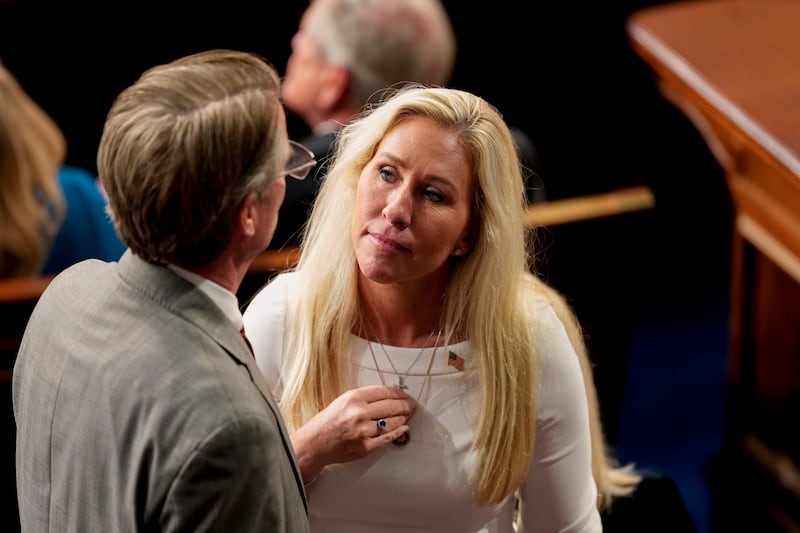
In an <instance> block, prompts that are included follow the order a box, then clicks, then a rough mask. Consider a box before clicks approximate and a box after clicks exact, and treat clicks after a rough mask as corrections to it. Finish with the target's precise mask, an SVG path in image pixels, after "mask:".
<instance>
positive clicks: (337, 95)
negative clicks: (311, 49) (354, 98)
mask: <svg viewBox="0 0 800 533" xmlns="http://www.w3.org/2000/svg"><path fill="white" fill-rule="evenodd" d="M324 75H325V83H324V84H323V85H322V88H321V89H320V91H319V92H318V93H317V99H318V102H317V103H318V104H319V107H320V108H322V109H336V108H337V107H339V106H340V105H341V102H342V100H344V98H345V97H346V95H347V88H348V87H349V86H350V71H349V70H347V69H346V68H345V67H343V66H341V65H326V66H325V74H324Z"/></svg>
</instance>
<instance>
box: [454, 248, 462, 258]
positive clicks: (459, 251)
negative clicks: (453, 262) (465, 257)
mask: <svg viewBox="0 0 800 533" xmlns="http://www.w3.org/2000/svg"><path fill="white" fill-rule="evenodd" d="M463 253H464V251H463V250H462V249H461V248H456V249H455V250H453V255H455V256H459V255H461V254H463Z"/></svg>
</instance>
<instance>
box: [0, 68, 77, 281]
mask: <svg viewBox="0 0 800 533" xmlns="http://www.w3.org/2000/svg"><path fill="white" fill-rule="evenodd" d="M66 152H67V143H66V139H65V138H64V135H63V133H62V132H61V130H60V129H59V127H58V125H57V124H56V123H55V122H54V121H53V119H52V118H50V116H49V115H48V114H47V113H45V111H44V110H43V109H42V108H41V107H39V105H37V104H36V102H34V101H33V99H32V98H31V97H30V96H28V94H27V93H26V92H25V90H24V89H23V88H22V86H21V85H20V84H19V82H18V81H17V80H16V78H14V76H13V75H12V74H11V73H10V72H9V71H8V69H7V68H5V66H4V65H3V64H2V63H1V62H0V187H2V194H0V228H2V231H0V277H2V278H6V277H16V276H29V275H32V274H35V273H37V272H38V271H39V270H40V269H41V266H42V264H43V262H44V260H45V258H46V256H47V252H48V250H49V249H50V246H51V244H52V241H53V239H54V238H55V235H56V233H58V229H59V227H60V226H61V222H62V220H63V218H64V198H63V194H62V192H61V187H60V185H59V183H58V167H59V166H61V164H62V163H63V162H64V158H65V157H66Z"/></svg>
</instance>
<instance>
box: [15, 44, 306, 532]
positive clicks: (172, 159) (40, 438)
mask: <svg viewBox="0 0 800 533" xmlns="http://www.w3.org/2000/svg"><path fill="white" fill-rule="evenodd" d="M285 121H286V119H285V113H284V109H283V107H282V105H281V103H280V79H279V77H278V75H277V74H276V72H275V70H274V68H273V67H272V66H271V65H269V64H268V63H267V62H266V61H265V60H263V59H262V58H259V57H257V56H254V55H251V54H246V53H241V52H235V51H225V50H217V51H210V52H205V53H200V54H195V55H192V56H188V57H185V58H182V59H179V60H177V61H174V62H172V63H169V64H166V65H161V66H158V67H155V68H152V69H150V70H148V71H146V72H145V73H144V74H143V75H142V76H141V77H140V78H139V80H138V81H136V82H135V83H134V84H133V85H132V86H131V87H130V88H128V89H126V90H124V91H123V92H122V93H121V94H120V95H119V96H118V97H117V99H116V100H115V101H114V103H113V105H112V107H111V110H110V112H109V114H108V117H107V119H106V124H105V127H104V130H103V135H102V138H101V141H100V147H99V152H98V156H97V164H98V170H99V176H100V180H101V183H102V185H103V187H104V188H105V190H106V192H107V194H108V196H109V204H110V211H111V216H112V218H113V221H114V224H115V226H116V228H117V231H118V232H119V234H120V237H121V238H122V240H123V241H124V242H125V244H126V245H127V246H128V248H129V249H128V250H127V251H126V252H125V254H124V255H123V257H122V258H121V259H120V261H119V262H118V263H105V262H102V261H98V260H88V261H84V262H82V263H79V264H77V265H75V266H73V267H70V268H69V269H67V270H65V271H64V272H62V273H61V274H60V275H59V276H57V277H56V279H55V280H54V281H53V282H52V283H51V285H50V286H49V288H48V289H47V291H46V292H45V294H44V295H43V296H42V298H41V300H40V301H39V304H38V305H37V307H36V309H35V311H34V312H33V314H32V316H31V319H30V322H29V324H28V328H27V330H26V332H25V336H24V339H23V342H22V347H21V349H20V352H19V355H18V359H17V362H16V365H15V367H14V377H13V401H14V414H15V417H16V422H17V428H18V432H17V448H16V465H17V488H18V492H19V508H20V518H21V524H22V529H23V531H32V532H37V533H40V532H46V531H72V532H81V533H92V532H98V533H100V532H102V533H108V532H112V531H113V532H119V531H193V532H194V531H236V532H246V531H286V532H298V531H299V532H304V531H308V522H307V512H306V506H305V504H306V501H305V493H304V487H303V479H302V476H301V473H300V471H299V470H298V468H297V464H296V461H295V457H294V455H293V452H292V448H291V443H290V441H289V438H288V435H287V432H286V429H285V427H284V424H283V421H282V420H281V417H280V414H279V411H278V409H277V407H276V405H275V403H274V400H273V398H272V397H271V395H270V392H269V390H268V389H267V386H266V384H265V383H264V382H263V381H262V379H263V378H262V376H261V373H260V372H259V371H258V368H256V365H255V360H254V358H253V355H252V353H251V351H250V349H249V347H248V343H247V340H246V338H245V337H244V336H243V329H242V316H241V312H240V310H239V307H238V303H237V299H236V292H237V290H238V288H239V285H240V284H241V282H242V280H243V278H244V276H245V273H246V272H247V268H248V265H249V264H250V262H251V261H252V259H253V258H254V257H255V256H256V255H257V254H258V253H259V252H261V251H262V250H264V248H266V246H267V244H268V243H269V241H270V238H271V237H272V234H273V231H274V229H275V225H276V221H277V214H278V208H279V206H280V204H281V201H282V200H283V197H284V190H285V186H286V184H285V179H286V176H287V175H290V176H292V177H296V178H299V179H303V178H304V177H305V176H306V174H307V173H308V171H309V170H310V168H311V167H313V166H314V160H313V156H312V154H310V152H308V151H307V150H303V149H302V148H301V147H299V146H298V145H295V144H294V143H291V142H290V141H289V140H288V137H287V133H286V122H285Z"/></svg>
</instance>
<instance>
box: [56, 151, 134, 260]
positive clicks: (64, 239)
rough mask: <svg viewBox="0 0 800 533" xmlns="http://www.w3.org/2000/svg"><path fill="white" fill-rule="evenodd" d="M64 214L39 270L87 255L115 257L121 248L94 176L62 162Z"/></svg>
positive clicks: (122, 248)
mask: <svg viewBox="0 0 800 533" xmlns="http://www.w3.org/2000/svg"><path fill="white" fill-rule="evenodd" d="M58 180H59V183H60V184H61V189H62V191H63V193H64V200H65V204H66V214H65V216H64V221H63V223H62V225H61V228H60V229H59V230H58V234H56V238H55V241H54V242H53V245H52V247H51V248H50V253H49V255H48V256H47V259H46V260H45V263H44V266H43V268H42V273H43V274H55V273H58V272H61V271H62V270H64V269H65V268H67V267H68V266H70V265H73V264H75V263H77V262H79V261H82V260H84V259H89V258H97V259H102V260H104V261H116V260H118V259H119V258H120V257H121V256H122V253H123V252H124V251H125V248H126V247H125V245H124V244H123V243H122V241H120V239H119V236H118V235H117V232H116V230H115V229H114V224H113V223H112V222H111V218H110V217H109V216H108V214H107V213H106V204H107V202H106V198H105V195H104V194H103V192H102V191H101V189H100V186H99V183H98V182H97V178H95V176H94V175H92V174H91V173H90V172H88V171H86V170H83V169H81V168H77V167H71V166H68V165H64V166H62V167H60V168H59V170H58Z"/></svg>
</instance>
